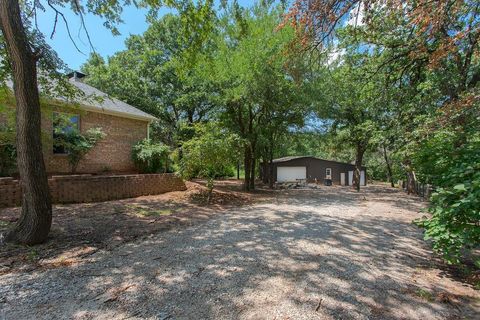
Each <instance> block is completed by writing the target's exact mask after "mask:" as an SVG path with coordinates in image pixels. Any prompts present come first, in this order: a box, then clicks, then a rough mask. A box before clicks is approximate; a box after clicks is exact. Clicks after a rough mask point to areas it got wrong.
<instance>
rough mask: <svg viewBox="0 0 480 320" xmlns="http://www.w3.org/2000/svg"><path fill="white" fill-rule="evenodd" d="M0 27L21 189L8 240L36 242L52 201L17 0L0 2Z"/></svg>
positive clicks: (32, 67)
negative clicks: (19, 211) (7, 65)
mask: <svg viewBox="0 0 480 320" xmlns="http://www.w3.org/2000/svg"><path fill="white" fill-rule="evenodd" d="M0 28H1V30H2V34H3V39H4V42H5V46H6V50H7V52H8V57H9V62H10V67H11V71H12V76H13V84H14V85H13V88H14V92H15V101H16V104H17V114H16V121H17V122H16V133H17V137H16V147H17V164H18V170H19V172H20V176H21V181H22V190H23V200H22V214H21V216H20V219H19V221H18V223H17V224H16V226H15V228H14V229H13V230H12V231H11V232H9V233H8V234H7V236H6V240H7V241H16V242H20V243H25V244H36V243H40V242H43V241H45V239H46V238H47V236H48V233H49V232H50V226H51V221H52V205H51V199H50V192H49V189H48V182H47V174H46V172H45V164H44V162H43V154H42V142H41V138H40V99H39V94H38V85H37V60H38V55H39V54H40V53H39V52H36V51H32V48H31V46H30V43H29V41H28V38H27V33H26V31H25V27H24V24H23V21H22V18H21V13H20V6H19V3H18V1H17V0H5V1H1V2H0Z"/></svg>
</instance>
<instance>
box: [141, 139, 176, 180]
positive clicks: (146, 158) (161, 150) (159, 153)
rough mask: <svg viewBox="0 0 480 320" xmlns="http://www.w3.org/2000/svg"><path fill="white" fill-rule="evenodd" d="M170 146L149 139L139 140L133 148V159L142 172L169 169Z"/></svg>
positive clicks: (165, 170)
mask: <svg viewBox="0 0 480 320" xmlns="http://www.w3.org/2000/svg"><path fill="white" fill-rule="evenodd" d="M169 154H170V148H169V147H168V146H166V145H164V144H162V143H159V142H157V143H155V142H152V141H151V140H149V139H144V140H142V141H140V142H138V143H137V144H136V145H134V146H133V148H132V159H133V162H134V163H135V166H136V167H137V169H138V170H139V171H140V172H142V173H157V172H162V171H163V172H167V171H168V160H169Z"/></svg>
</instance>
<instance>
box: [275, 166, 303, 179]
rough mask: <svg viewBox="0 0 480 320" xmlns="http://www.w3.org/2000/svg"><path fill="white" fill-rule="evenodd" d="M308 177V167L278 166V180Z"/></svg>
mask: <svg viewBox="0 0 480 320" xmlns="http://www.w3.org/2000/svg"><path fill="white" fill-rule="evenodd" d="M306 178H307V167H277V181H278V182H286V181H296V180H297V179H306Z"/></svg>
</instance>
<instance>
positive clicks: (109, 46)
mask: <svg viewBox="0 0 480 320" xmlns="http://www.w3.org/2000/svg"><path fill="white" fill-rule="evenodd" d="M239 2H240V4H241V5H243V6H248V5H251V4H252V3H253V1H249V0H243V1H239ZM62 12H64V14H65V17H66V18H67V20H68V21H69V28H70V33H71V34H72V36H73V39H74V41H75V43H76V44H77V46H78V47H79V49H80V50H81V51H82V52H83V53H80V52H78V50H77V49H76V48H75V46H74V45H73V43H72V41H71V40H70V39H69V38H68V34H67V30H66V28H65V25H64V23H63V22H62V21H61V19H59V21H58V24H57V28H56V33H55V35H54V37H53V39H50V34H51V32H52V29H53V22H54V19H55V14H54V12H53V10H52V9H50V8H49V7H48V6H46V7H45V12H39V13H38V26H39V29H40V30H41V31H42V32H43V34H45V37H46V38H47V42H48V44H49V45H50V46H51V47H52V48H53V49H54V50H55V51H56V52H57V54H58V55H59V56H60V58H61V59H62V60H63V61H64V62H65V63H66V64H67V65H68V66H69V67H70V68H71V69H74V70H78V69H79V68H80V66H81V65H82V64H83V63H84V62H85V61H86V60H87V59H88V56H89V54H90V52H91V48H90V46H89V45H88V40H87V38H86V35H85V33H84V32H80V33H79V29H80V18H79V17H78V16H76V15H75V14H73V13H72V12H71V11H70V10H68V9H63V10H62ZM146 12H147V10H145V9H137V8H135V7H133V6H129V7H125V8H124V9H123V13H122V20H123V21H124V23H123V24H120V25H119V26H118V29H119V31H120V33H121V35H120V36H113V35H112V33H111V31H110V30H108V29H107V28H105V27H104V26H103V20H102V19H101V18H99V17H97V16H94V15H91V14H88V15H86V16H85V24H86V26H87V30H88V32H89V34H90V38H91V40H92V43H93V47H94V48H95V51H96V52H97V53H99V54H101V55H102V56H103V57H105V58H106V57H107V56H111V55H113V54H114V53H115V52H117V51H120V50H123V49H124V48H125V44H124V42H125V39H126V38H128V36H129V35H131V34H141V33H143V32H144V31H145V30H146V29H147V28H148V24H147V22H146V21H145V14H146ZM167 12H170V11H169V9H167V8H165V9H162V10H161V14H165V13H167Z"/></svg>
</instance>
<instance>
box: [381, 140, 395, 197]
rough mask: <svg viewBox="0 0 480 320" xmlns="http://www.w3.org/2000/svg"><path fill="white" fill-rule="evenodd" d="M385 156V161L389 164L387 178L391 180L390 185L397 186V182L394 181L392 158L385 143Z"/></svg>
mask: <svg viewBox="0 0 480 320" xmlns="http://www.w3.org/2000/svg"><path fill="white" fill-rule="evenodd" d="M383 158H384V159H385V163H386V165H387V175H388V177H387V178H388V180H389V181H390V185H391V186H392V188H395V183H394V182H393V173H392V165H391V164H390V160H389V159H388V154H387V147H386V146H385V143H384V144H383Z"/></svg>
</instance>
